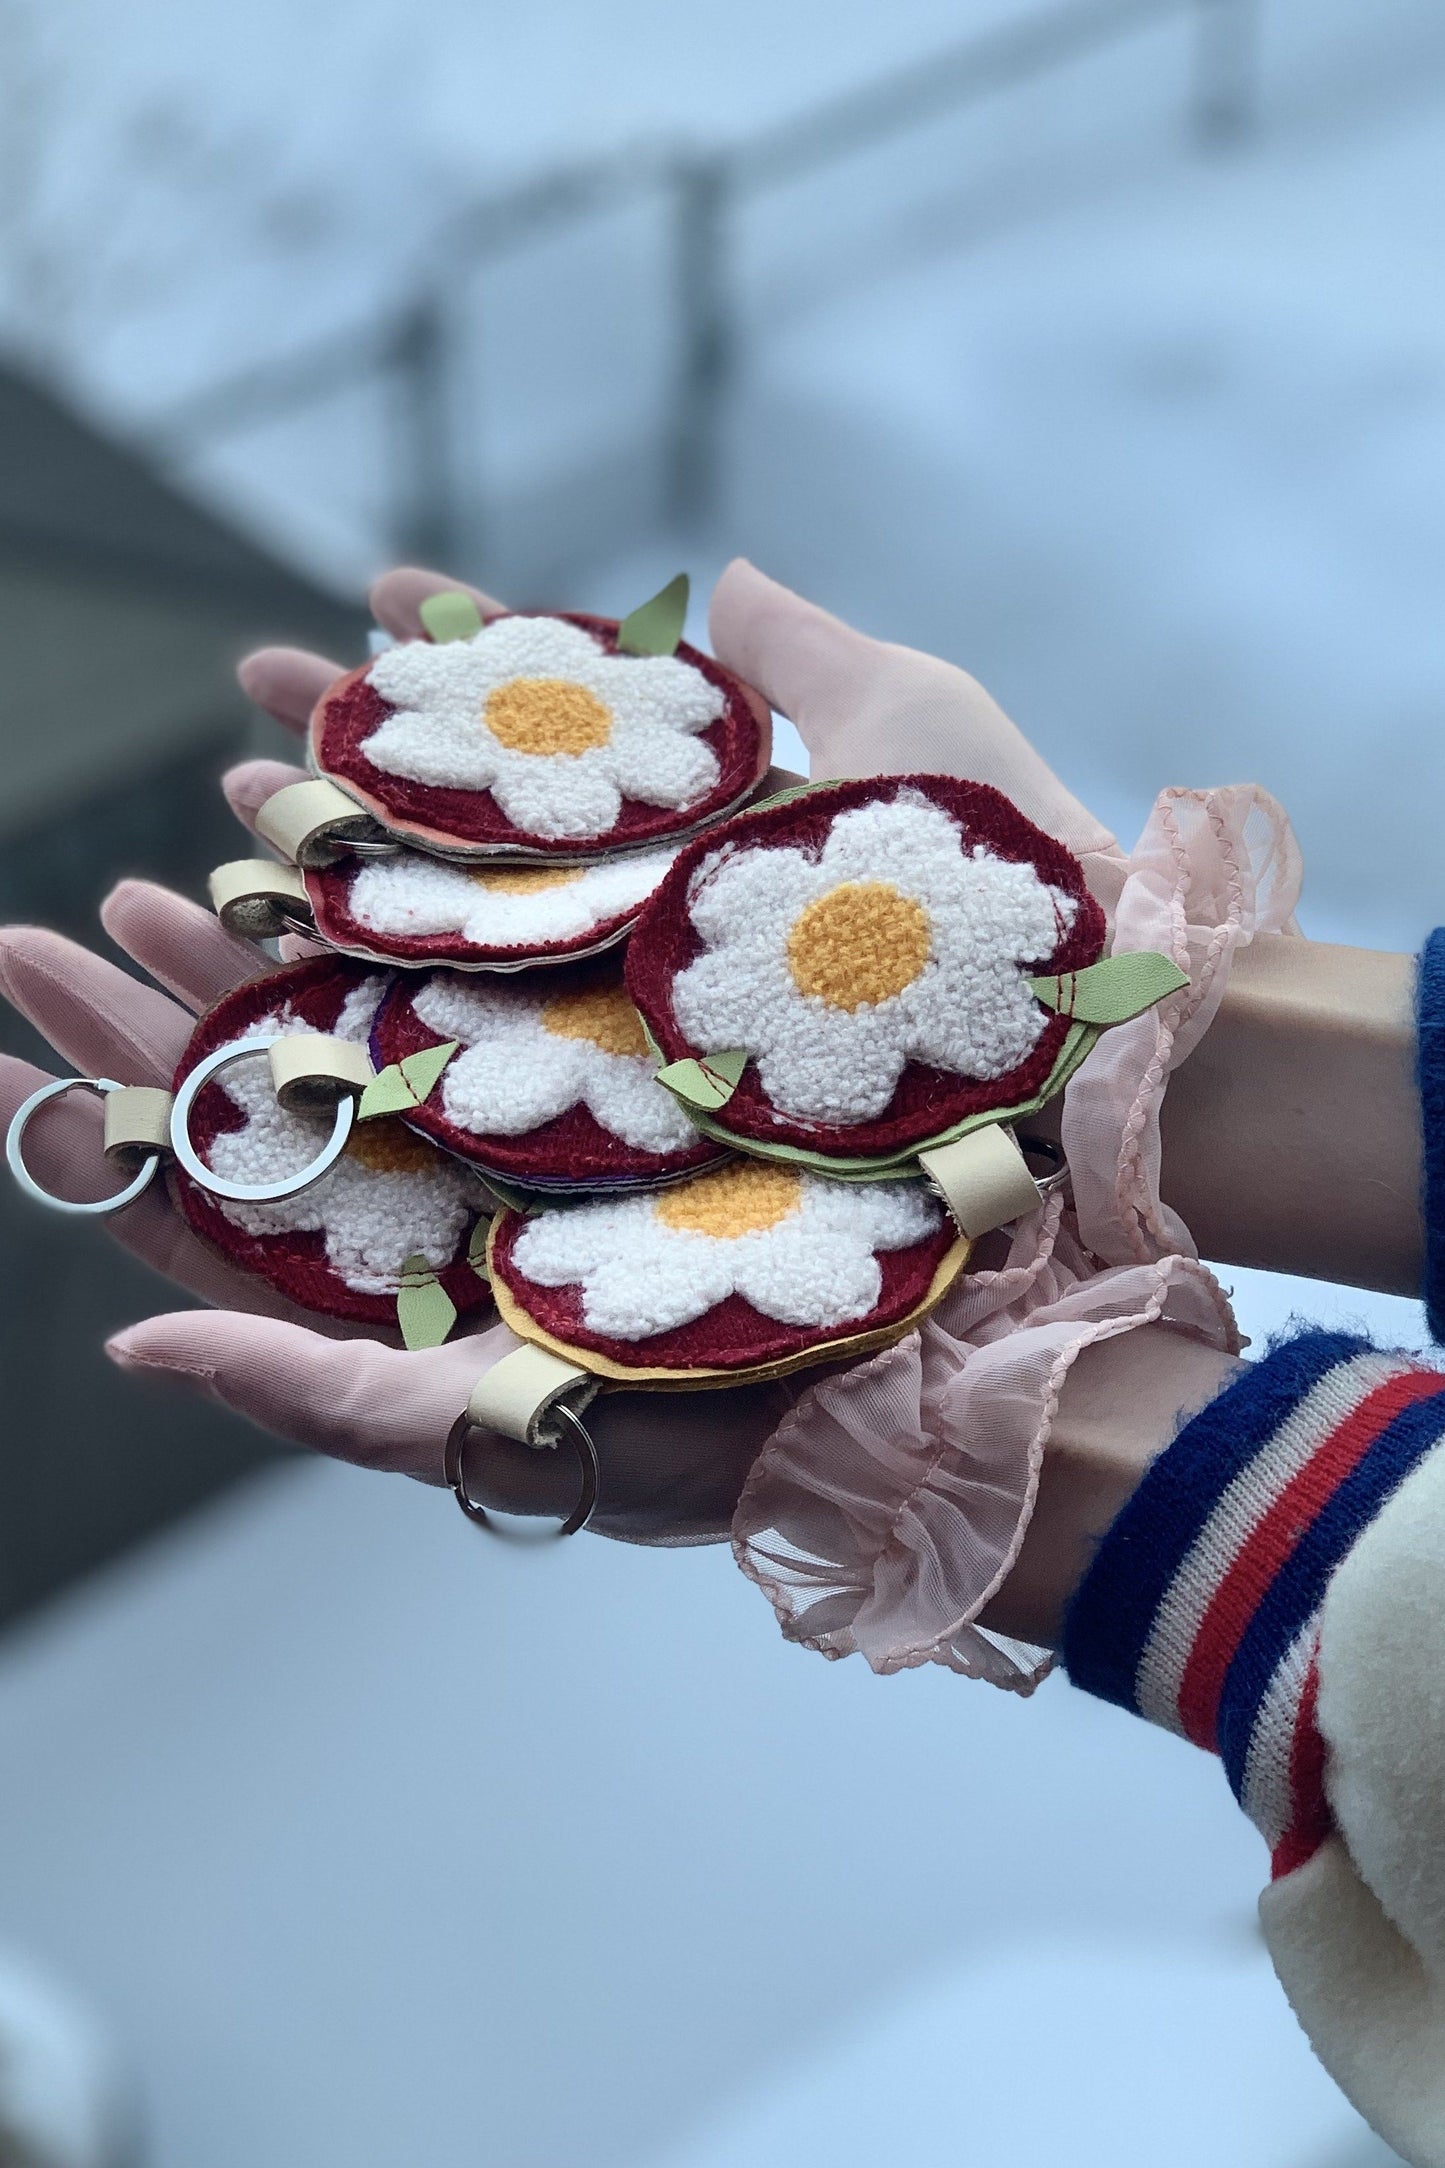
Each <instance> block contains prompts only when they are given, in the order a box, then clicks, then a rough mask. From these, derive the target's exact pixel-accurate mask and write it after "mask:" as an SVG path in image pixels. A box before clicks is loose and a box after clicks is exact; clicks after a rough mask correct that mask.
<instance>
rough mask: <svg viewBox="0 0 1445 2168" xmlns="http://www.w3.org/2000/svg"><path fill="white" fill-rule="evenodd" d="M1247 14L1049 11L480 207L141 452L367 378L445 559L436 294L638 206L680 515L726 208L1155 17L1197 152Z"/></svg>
mask: <svg viewBox="0 0 1445 2168" xmlns="http://www.w3.org/2000/svg"><path fill="white" fill-rule="evenodd" d="M1263 5H1264V0H1092V4H1090V0H1063V4H1061V5H1058V6H1055V7H1051V8H1047V9H1044V10H1041V11H1040V12H1039V13H1037V14H1032V15H1029V16H1027V17H1025V18H1024V19H1023V20H1022V21H1019V22H1016V23H1008V24H1004V25H1001V26H999V27H998V28H996V29H993V30H990V31H987V32H985V33H982V34H981V35H978V36H975V37H972V38H969V39H967V40H965V41H963V42H961V43H959V44H957V45H955V46H952V47H950V48H949V49H947V50H946V51H944V52H940V53H935V54H932V55H930V57H929V58H928V59H927V60H925V61H920V62H918V63H915V64H914V65H912V66H910V67H907V68H903V69H899V70H898V71H897V72H896V73H895V74H892V75H890V76H886V77H884V78H882V79H881V80H879V81H877V82H873V83H870V84H869V85H868V86H867V87H866V88H864V89H862V90H858V91H852V92H847V93H845V94H843V95H841V96H838V97H835V98H832V99H829V100H827V101H825V102H824V103H822V104H820V105H818V106H817V107H815V108H814V109H813V110H812V111H810V112H804V113H801V114H798V115H796V116H794V117H792V118H790V119H788V120H785V121H780V122H776V123H772V124H770V125H769V126H767V127H766V128H763V129H760V130H758V131H757V132H755V133H754V134H753V135H751V136H748V137H744V138H741V139H739V140H737V141H735V142H733V143H731V144H729V145H727V146H726V147H722V148H713V149H705V150H698V149H694V148H690V147H669V146H661V147H656V146H639V147H638V148H635V149H632V150H626V151H623V152H620V153H617V154H614V155H609V156H605V157H599V158H594V159H589V160H580V161H578V162H577V163H575V164H572V165H568V166H565V167H561V168H558V169H557V170H555V171H553V172H550V173H546V174H543V175H541V176H539V177H538V178H536V179H534V180H530V181H528V182H526V183H524V184H523V185H521V186H520V187H516V188H511V189H506V190H501V191H498V192H496V193H493V194H490V195H487V196H484V197H480V198H478V199H476V200H475V201H473V202H471V203H469V204H467V205H465V206H463V207H462V209H461V210H460V211H458V212H455V213H453V214H452V215H451V216H449V217H448V218H447V219H446V220H445V221H443V222H442V224H441V226H440V227H439V229H438V231H437V233H436V234H435V235H434V236H433V239H432V242H431V244H430V247H429V248H428V250H427V252H426V255H427V262H426V264H425V265H424V267H423V268H422V269H421V271H420V272H419V273H418V275H417V278H416V280H415V283H414V285H413V288H412V291H411V293H410V294H409V295H408V296H407V298H406V299H405V300H404V301H403V302H402V303H400V304H399V305H398V306H396V307H395V308H394V309H393V310H391V311H390V312H389V313H388V314H386V315H385V316H383V317H382V318H380V319H379V320H378V319H374V318H373V319H370V320H368V321H367V322H365V323H363V324H358V325H354V326H352V327H350V328H349V329H347V330H345V331H342V332H338V333H335V334H332V335H330V336H328V337H326V338H324V339H320V340H318V341H316V342H315V343H314V344H312V345H309V346H307V347H305V348H303V349H302V350H301V351H300V352H298V353H296V354H293V355H290V356H286V357H283V358H281V359H279V360H275V361H268V362H265V363H262V364H259V365H257V366H255V367H253V368H249V369H246V370H243V371H241V372H239V373H238V374H237V375H236V376H234V377H231V378H228V379H226V380H224V381H223V382H221V383H219V384H216V385H214V386H212V387H211V388H210V389H209V390H207V391H205V392H202V393H200V394H199V395H198V396H196V397H195V398H193V399H192V400H190V401H189V402H187V403H186V404H184V405H183V406H181V407H180V408H179V409H178V410H175V411H173V412H172V413H171V415H170V416H169V418H168V419H167V420H166V421H165V422H164V423H163V424H162V425H161V427H160V429H159V430H158V431H157V432H156V443H157V448H158V449H159V450H160V451H161V452H162V453H169V454H170V455H171V456H172V457H174V458H184V457H186V456H187V455H193V454H194V453H195V452H197V451H198V450H200V449H202V448H204V447H207V446H210V445H213V444H215V443H217V442H219V441H221V440H222V439H223V438H227V437H231V436H234V435H235V434H237V433H238V432H241V431H243V430H247V429H251V428H256V427H260V426H262V425H264V424H265V423H267V422H270V421H274V420H277V419H279V418H282V417H284V416H287V415H291V414H294V413H296V412H298V411H300V410H302V409H304V408H306V407H309V406H312V405H315V404H316V403H318V402H321V401H325V400H328V399H331V398H332V397H334V396H335V394H336V393H337V392H338V391H340V390H342V389H344V388H345V387H347V386H349V385H353V384H355V383H356V382H358V381H366V380H378V381H380V382H381V383H383V384H384V385H385V386H386V387H387V389H388V391H389V393H390V395H391V406H392V411H393V416H394V419H393V424H392V427H391V432H390V439H389V446H390V459H389V463H388V465H389V475H390V496H391V505H392V517H391V527H392V539H393V543H394V546H395V547H396V548H397V550H398V551H399V552H400V553H401V554H403V555H405V556H411V557H418V558H421V559H422V560H423V561H426V562H430V563H433V564H460V562H461V559H462V556H463V554H464V552H465V547H466V541H467V530H470V529H472V528H473V525H474V523H473V522H471V521H464V519H463V514H462V508H461V507H460V505H459V503H458V501H457V489H458V476H459V474H460V473H461V471H462V464H461V462H460V461H459V460H458V459H457V458H456V457H455V456H454V448H453V441H452V432H453V429H454V427H455V422H454V415H455V413H456V411H457V408H458V406H459V404H460V401H459V398H458V391H459V387H458V384H457V382H456V376H457V357H458V345H459V341H458V336H457V330H456V323H455V314H454V304H453V302H452V300H451V298H450V297H451V296H452V295H453V294H454V293H455V291H456V269H457V265H458V263H459V262H462V263H466V264H467V265H469V266H480V265H484V264H486V263H489V262H496V261H498V260H499V259H500V258H502V257H504V256H507V255H510V254H513V253H515V252H517V251H518V250H521V249H525V248H528V247H530V246H532V245H533V244H535V243H536V242H538V241H539V240H541V239H542V238H543V237H544V236H546V235H548V234H551V233H554V232H556V231H558V230H559V229H565V228H567V227H569V226H575V225H579V224H581V223H583V222H584V221H586V220H588V219H591V218H595V217H597V216H599V215H600V214H602V213H604V212H606V211H608V210H611V209H615V208H617V207H618V206H621V205H625V204H628V203H631V202H634V201H637V200H639V199H645V198H646V197H648V196H656V197H658V198H659V199H660V200H661V202H662V203H663V205H664V207H665V208H666V210H667V213H668V222H669V226H670V230H671V254H672V267H671V275H672V287H673V294H674V308H675V319H674V342H675V343H674V356H673V363H672V394H671V411H670V414H669V416H668V419H667V423H666V431H665V444H664V463H665V476H666V482H665V487H666V498H667V508H668V510H669V511H670V513H671V514H672V515H673V516H674V517H676V518H678V519H681V520H686V519H694V520H695V519H697V518H699V517H701V516H704V515H705V514H706V512H707V510H708V508H709V506H710V505H711V504H712V502H713V499H714V494H715V489H716V482H717V470H718V446H719V437H720V428H721V423H722V418H723V415H724V413H725V410H726V403H727V399H728V395H729V391H730V387H731V383H732V379H733V376H734V373H735V368H736V363H737V356H738V347H739V337H738V325H737V313H736V309H735V306H734V301H733V288H732V280H731V277H730V269H731V264H730V247H731V241H732V228H733V222H734V217H735V214H736V212H737V211H738V210H739V208H740V207H741V206H743V205H744V204H745V203H746V202H747V201H748V200H750V199H752V198H755V197H757V196H760V195H763V194H765V193H767V192H768V191H770V190H773V189H776V188H779V187H784V186H787V185H790V184H793V183H796V182H798V181H801V180H805V179H808V178H810V177H812V176H814V175H817V174H820V173H824V172H826V171H827V169H828V168H830V167H832V166H835V165H837V164H839V163H841V162H843V161H845V160H848V159H851V158H853V157H856V156H858V155H859V154H860V153H862V152H866V151H868V150H871V149H875V148H877V147H878V146H880V145H882V144H884V143H886V142H887V141H889V140H890V139H894V138H897V137H899V136H905V135H908V134H911V133H913V132H914V131H915V130H917V129H919V128H921V127H923V126H924V125H926V124H927V123H928V122H930V121H933V120H937V119H939V118H941V117H943V116H944V115H945V114H949V113H954V112H958V111H961V110H963V109H965V108H967V107H968V106H970V105H973V104H976V103H978V102H980V101H982V100H984V99H986V98H989V97H992V96H994V95H996V94H997V93H999V92H1000V91H1004V90H1008V89H1010V88H1014V87H1017V86H1021V85H1023V84H1026V83H1030V82H1035V81H1038V80H1040V79H1041V78H1043V77H1046V76H1048V75H1051V74H1053V73H1054V72H1055V71H1056V70H1058V69H1061V68H1064V67H1066V66H1068V65H1069V64H1071V63H1072V62H1074V61H1077V60H1080V59H1083V58H1085V57H1086V56H1088V55H1090V54H1092V53H1095V52H1098V51H1101V50H1104V49H1106V48H1108V47H1110V46H1112V45H1114V44H1116V43H1118V42H1120V41H1121V40H1123V39H1125V38H1127V37H1129V36H1131V35H1132V34H1133V33H1135V32H1137V31H1139V30H1142V29H1145V28H1150V27H1153V26H1155V25H1158V24H1160V23H1162V22H1165V21H1167V20H1169V19H1171V18H1180V19H1183V20H1185V21H1189V22H1192V24H1193V46H1192V53H1193V65H1192V71H1191V77H1190V83H1189V88H1188V110H1189V118H1190V124H1191V128H1192V132H1193V135H1194V137H1195V139H1196V140H1197V141H1198V142H1199V143H1200V144H1201V145H1203V146H1205V147H1214V146H1219V145H1222V144H1226V143H1228V142H1230V141H1233V140H1236V139H1238V138H1240V137H1242V136H1243V135H1245V134H1246V133H1247V132H1248V131H1249V130H1250V128H1251V126H1252V124H1253V122H1254V118H1255V106H1256V89H1255V85H1256V77H1257V63H1258V33H1259V26H1260V18H1261V15H1262V12H1263Z"/></svg>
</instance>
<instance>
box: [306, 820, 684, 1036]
mask: <svg viewBox="0 0 1445 2168" xmlns="http://www.w3.org/2000/svg"><path fill="white" fill-rule="evenodd" d="M676 856H677V853H676V851H643V852H640V853H638V854H637V855H636V856H634V857H630V858H604V859H599V860H597V861H595V862H594V863H593V864H591V865H578V866H459V865H450V864H448V863H447V861H446V860H445V859H441V858H429V857H427V856H426V855H425V853H424V852H421V851H399V852H397V853H396V854H395V855H394V856H393V857H389V858H371V859H367V860H364V861H363V862H362V864H361V866H360V868H359V870H357V871H356V872H354V873H353V874H351V876H350V888H349V891H348V894H347V899H346V901H347V908H348V910H349V912H350V914H351V916H352V918H353V919H355V921H356V923H357V924H358V925H359V926H361V927H362V928H363V929H364V930H365V931H366V932H368V933H373V934H381V935H385V936H388V937H390V938H392V939H398V940H403V941H412V940H419V939H424V938H427V937H431V938H435V937H437V936H438V935H446V934H454V935H457V936H459V937H460V938H461V939H462V940H464V941H466V942H468V943H469V944H470V945H471V946H472V947H473V948H477V949H487V950H497V949H519V950H524V951H527V952H531V953H536V952H538V951H545V950H547V949H549V948H556V947H560V946H562V945H564V944H566V943H571V942H576V941H581V940H585V939H586V938H587V936H588V935H589V934H597V935H602V934H605V933H608V932H611V931H612V930H614V929H616V930H619V931H620V930H622V928H623V927H624V926H625V924H626V922H627V921H628V920H629V919H630V918H632V917H633V916H634V915H635V914H636V912H637V911H638V910H640V909H641V907H642V905H643V904H644V903H645V902H646V901H647V898H648V897H649V896H650V895H651V894H652V892H653V890H654V889H655V888H656V887H657V884H658V882H659V881H660V880H661V879H662V877H663V875H664V874H665V873H666V871H667V869H668V867H669V866H670V865H671V864H672V861H673V859H674V858H675V857H676ZM449 1036H451V1035H450V1034H449Z"/></svg>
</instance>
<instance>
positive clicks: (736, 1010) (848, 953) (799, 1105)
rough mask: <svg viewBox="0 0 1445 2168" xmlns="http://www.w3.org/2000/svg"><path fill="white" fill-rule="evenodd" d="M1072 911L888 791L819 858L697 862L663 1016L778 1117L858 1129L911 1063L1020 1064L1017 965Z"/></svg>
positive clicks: (761, 853) (1055, 935) (1023, 1028)
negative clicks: (693, 940)
mask: <svg viewBox="0 0 1445 2168" xmlns="http://www.w3.org/2000/svg"><path fill="white" fill-rule="evenodd" d="M1077 908H1078V905H1077V901H1076V899H1075V898H1074V897H1072V896H1070V895H1068V894H1066V893H1065V892H1064V891H1063V890H1062V889H1059V888H1055V887H1052V886H1050V885H1049V884H1048V883H1047V882H1045V881H1044V880H1042V879H1041V878H1040V876H1039V874H1038V873H1037V871H1036V870H1035V869H1034V867H1033V866H1032V865H1030V864H1028V863H1026V862H1024V863H1020V862H1017V861H1015V860H1012V859H1006V858H1002V857H999V856H998V855H997V854H996V853H995V852H993V851H992V850H990V849H989V848H988V846H987V845H986V844H983V843H977V844H974V845H972V846H970V845H969V844H968V843H967V842H966V841H965V838H964V836H963V834H962V832H961V830H960V828H959V826H958V824H957V822H956V821H954V820H952V819H951V818H950V817H949V815H948V814H947V813H945V812H944V811H943V810H942V808H941V807H940V806H937V805H935V804H932V803H931V802H930V801H929V800H928V799H926V798H925V797H923V796H922V794H921V793H919V792H917V791H914V790H910V789H907V788H905V789H900V790H899V792H898V793H897V795H896V796H895V797H894V798H892V799H891V800H881V799H875V800H873V801H872V802H870V803H867V804H864V805H861V806H857V807H854V808H852V809H851V810H849V811H846V812H841V813H839V814H837V815H836V817H835V818H834V820H833V822H832V824H831V827H830V829H829V831H828V835H827V838H826V841H825V842H824V843H823V845H822V848H821V850H810V849H802V848H798V847H795V846H769V845H767V844H758V845H739V846H736V847H734V848H732V849H728V848H726V847H724V848H723V849H722V850H720V851H718V852H716V853H714V854H712V855H711V856H710V857H708V858H707V859H705V860H704V862H703V863H702V865H701V866H700V867H699V869H698V871H697V873H696V875H695V876H694V879H693V881H692V884H691V888H690V891H689V897H688V909H689V912H690V915H691V918H692V923H693V925H694V927H695V928H696V930H697V933H698V934H699V936H700V937H701V939H702V941H703V943H704V948H703V953H702V954H701V955H700V956H698V957H697V958H696V959H695V960H694V961H693V962H692V963H691V964H689V965H688V966H687V967H686V968H685V969H683V970H682V971H680V972H679V973H678V974H677V976H676V978H675V979H674V980H673V982H672V987H671V1000H672V1010H673V1014H674V1016H675V1017H676V1019H677V1022H678V1025H679V1026H680V1027H681V1029H682V1030H683V1031H684V1032H685V1033H686V1035H687V1037H688V1039H689V1041H690V1042H691V1043H692V1044H693V1045H694V1046H695V1047H697V1048H698V1049H699V1050H700V1051H702V1052H703V1053H705V1054H706V1053H718V1052H721V1051H722V1050H723V1049H725V1048H744V1049H746V1051H747V1052H748V1053H749V1054H750V1055H752V1056H753V1057H754V1058H755V1059H756V1062H757V1067H758V1075H759V1079H760V1081H761V1084H762V1087H763V1090H764V1091H765V1092H766V1093H767V1095H768V1099H769V1100H770V1102H771V1103H772V1105H773V1106H774V1107H775V1108H777V1109H778V1110H780V1111H781V1112H782V1113H784V1114H786V1115H790V1116H792V1117H794V1118H796V1119H799V1120H808V1121H814V1122H823V1123H829V1124H837V1125H840V1126H846V1125H848V1124H851V1123H858V1122H866V1121H871V1120H873V1119H875V1118H876V1117H877V1116H878V1115H880V1114H882V1112H883V1111H884V1109H885V1108H886V1107H887V1106H888V1104H889V1101H890V1100H891V1098H892V1097H893V1094H894V1092H895V1090H896V1089H897V1086H898V1082H899V1079H900V1077H901V1076H902V1074H903V1071H904V1069H905V1068H906V1066H907V1065H908V1063H909V1062H910V1061H917V1062H921V1063H926V1064H928V1065H930V1066H931V1067H933V1068H936V1069H941V1070H946V1071H950V1072H952V1073H953V1074H955V1075H957V1076H959V1077H963V1078H968V1079H974V1080H983V1081H989V1080H993V1079H995V1078H998V1077H1002V1076H1006V1075H1007V1074H1008V1073H1009V1072H1010V1071H1011V1070H1013V1069H1015V1068H1017V1067H1018V1066H1019V1064H1020V1063H1021V1062H1022V1061H1024V1060H1025V1059H1026V1057H1027V1056H1028V1055H1029V1054H1030V1053H1031V1052H1032V1050H1033V1048H1034V1047H1035V1046H1036V1045H1037V1043H1038V1041H1039V1039H1040V1037H1041V1036H1042V1034H1043V1032H1044V1030H1045V1028H1046V1026H1047V1024H1048V1022H1049V1015H1048V1012H1047V1011H1046V1010H1045V1009H1044V1008H1043V1007H1042V1006H1041V1004H1040V1003H1039V1001H1038V1000H1037V999H1036V997H1035V996H1034V994H1033V993H1032V992H1031V990H1030V988H1029V986H1028V983H1027V972H1028V969H1029V967H1030V966H1033V967H1034V968H1035V969H1037V968H1038V966H1039V964H1040V963H1041V962H1042V961H1043V960H1044V959H1045V958H1047V957H1049V956H1050V955H1051V954H1052V953H1053V952H1054V951H1055V950H1056V948H1057V947H1058V945H1059V943H1060V941H1061V940H1062V939H1063V937H1064V935H1065V933H1066V932H1067V931H1068V929H1069V927H1070V926H1071V925H1072V924H1073V921H1074V916H1075V913H1076V911H1077Z"/></svg>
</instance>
